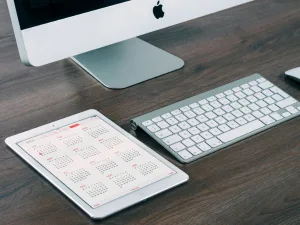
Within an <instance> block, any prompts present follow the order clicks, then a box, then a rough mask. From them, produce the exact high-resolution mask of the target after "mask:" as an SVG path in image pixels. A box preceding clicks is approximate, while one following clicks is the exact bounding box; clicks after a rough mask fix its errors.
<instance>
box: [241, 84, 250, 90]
mask: <svg viewBox="0 0 300 225" xmlns="http://www.w3.org/2000/svg"><path fill="white" fill-rule="evenodd" d="M249 87H250V86H249V84H243V85H242V86H241V88H243V89H247V88H249Z"/></svg>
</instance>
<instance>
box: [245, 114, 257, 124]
mask: <svg viewBox="0 0 300 225" xmlns="http://www.w3.org/2000/svg"><path fill="white" fill-rule="evenodd" d="M244 119H246V120H247V121H248V122H251V121H253V120H255V119H256V118H255V117H254V116H252V115H251V114H247V115H245V116H244Z"/></svg>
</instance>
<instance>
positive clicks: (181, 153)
mask: <svg viewBox="0 0 300 225" xmlns="http://www.w3.org/2000/svg"><path fill="white" fill-rule="evenodd" d="M178 155H180V156H181V158H183V159H189V158H192V157H193V155H192V154H191V153H189V152H188V151H187V150H183V151H181V152H178Z"/></svg>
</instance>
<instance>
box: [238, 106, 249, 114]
mask: <svg viewBox="0 0 300 225" xmlns="http://www.w3.org/2000/svg"><path fill="white" fill-rule="evenodd" d="M240 111H241V112H242V113H244V114H249V113H251V112H252V110H251V109H249V108H248V107H247V106H245V107H243V108H240Z"/></svg>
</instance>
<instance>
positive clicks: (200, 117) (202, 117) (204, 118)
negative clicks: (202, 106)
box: [196, 115, 208, 123]
mask: <svg viewBox="0 0 300 225" xmlns="http://www.w3.org/2000/svg"><path fill="white" fill-rule="evenodd" d="M196 119H197V120H198V121H199V122H200V123H204V122H206V121H208V118H207V117H206V116H204V115H200V116H197V117H196Z"/></svg>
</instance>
